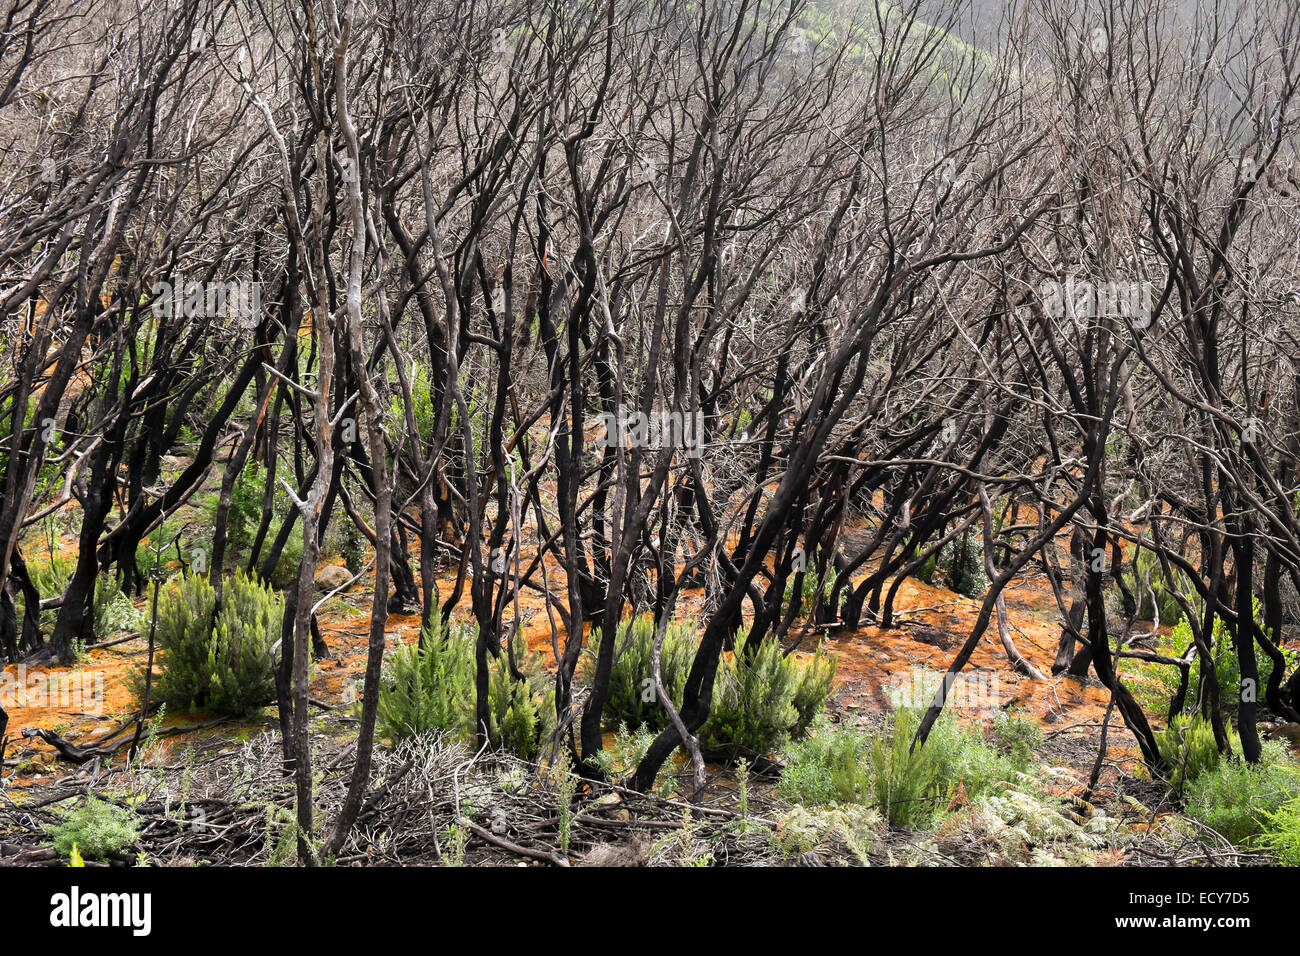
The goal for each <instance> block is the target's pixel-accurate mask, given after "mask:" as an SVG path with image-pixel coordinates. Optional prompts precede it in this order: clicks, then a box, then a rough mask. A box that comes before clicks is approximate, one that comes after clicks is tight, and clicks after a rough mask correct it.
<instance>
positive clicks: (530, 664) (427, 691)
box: [378, 617, 555, 759]
mask: <svg viewBox="0 0 1300 956" xmlns="http://www.w3.org/2000/svg"><path fill="white" fill-rule="evenodd" d="M437 621H438V618H437V617H435V624H434V625H433V626H432V627H431V628H429V629H428V630H426V631H425V637H424V642H423V643H424V646H423V647H420V646H418V645H416V644H408V645H406V646H405V647H400V648H398V649H397V651H396V652H395V653H394V654H393V656H392V658H391V660H390V662H389V664H388V667H387V671H386V673H385V675H384V680H383V682H382V684H381V685H380V689H379V710H378V726H379V730H380V734H381V736H383V737H386V738H388V739H389V740H391V741H393V742H394V743H396V742H397V741H399V740H403V739H405V738H407V737H411V736H414V735H415V734H420V733H424V732H426V731H430V730H447V731H451V732H453V733H456V734H458V735H459V736H461V737H463V738H465V739H470V738H472V737H474V735H475V732H476V728H475V681H474V669H475V668H474V644H475V640H476V638H475V634H474V631H473V630H472V628H470V627H467V626H459V627H455V628H452V629H451V630H450V631H448V630H447V629H446V628H445V627H443V626H442V625H441V624H440V623H437ZM515 660H516V661H517V662H518V663H519V665H520V672H521V673H523V674H524V680H522V681H518V680H515V679H514V676H513V675H512V674H511V673H510V668H509V662H508V660H507V658H506V654H505V651H504V650H503V651H502V653H501V655H500V656H499V657H498V658H497V659H496V661H495V662H493V663H492V664H491V665H490V667H491V669H490V672H489V675H488V720H489V726H488V741H489V743H490V744H491V745H492V746H493V747H495V748H498V749H504V750H509V751H510V752H512V753H514V754H516V755H518V756H520V757H523V758H525V759H532V758H533V757H536V756H537V754H538V753H539V752H540V750H541V742H542V740H543V739H545V737H546V736H547V735H548V734H549V733H550V731H551V729H552V727H553V725H554V715H555V700H554V696H553V694H554V692H553V691H552V690H551V689H550V687H549V681H548V680H547V678H546V675H545V673H544V672H543V671H542V670H541V668H540V665H539V663H538V661H537V658H536V655H532V656H530V655H528V654H527V652H526V649H525V648H523V647H522V646H521V645H520V644H518V643H517V644H516V648H515Z"/></svg>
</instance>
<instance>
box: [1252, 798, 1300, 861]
mask: <svg viewBox="0 0 1300 956" xmlns="http://www.w3.org/2000/svg"><path fill="white" fill-rule="evenodd" d="M1261 815H1262V817H1263V825H1264V832H1263V834H1261V835H1260V838H1259V841H1258V842H1259V845H1260V846H1262V847H1263V848H1264V849H1266V850H1268V851H1269V852H1270V853H1272V854H1273V855H1274V856H1275V857H1277V860H1278V862H1279V863H1281V864H1282V865H1283V866H1300V797H1293V798H1292V799H1290V800H1288V801H1287V802H1286V803H1284V804H1282V805H1281V806H1280V807H1278V808H1277V809H1276V810H1265V811H1263V812H1262V814H1261Z"/></svg>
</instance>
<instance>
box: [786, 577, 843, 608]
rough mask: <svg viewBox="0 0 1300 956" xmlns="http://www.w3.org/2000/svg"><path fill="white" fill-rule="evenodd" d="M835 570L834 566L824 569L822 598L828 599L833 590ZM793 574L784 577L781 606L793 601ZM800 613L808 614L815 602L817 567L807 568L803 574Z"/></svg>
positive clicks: (788, 604) (787, 605)
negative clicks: (824, 580) (824, 578)
mask: <svg viewBox="0 0 1300 956" xmlns="http://www.w3.org/2000/svg"><path fill="white" fill-rule="evenodd" d="M835 580H836V572H835V569H834V568H827V569H826V583H825V584H823V585H822V590H821V597H822V600H829V599H830V596H831V593H832V592H833V591H834V590H835ZM794 581H795V578H794V575H791V576H790V577H788V578H786V581H785V594H784V596H783V598H782V607H789V606H790V604H791V603H792V602H793V601H794ZM799 590H800V595H799V596H800V598H801V601H800V604H799V610H800V613H803V614H809V613H811V612H812V609H813V608H814V607H815V606H816V603H817V569H816V568H809V569H808V571H807V573H805V574H804V576H803V582H802V584H801V586H800V589H799Z"/></svg>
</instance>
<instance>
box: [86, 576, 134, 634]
mask: <svg viewBox="0 0 1300 956" xmlns="http://www.w3.org/2000/svg"><path fill="white" fill-rule="evenodd" d="M94 607H95V621H94V627H95V637H96V638H98V639H99V640H101V641H102V640H105V639H106V638H109V637H111V636H112V635H114V634H116V633H118V632H119V631H134V630H137V629H138V628H139V627H140V618H141V615H140V612H139V611H137V610H136V607H135V605H134V604H132V603H131V601H130V599H129V598H127V596H126V595H125V594H123V593H122V587H121V585H120V584H119V583H118V581H117V578H115V577H113V576H111V575H107V574H100V575H98V576H97V577H96V578H95V605H94Z"/></svg>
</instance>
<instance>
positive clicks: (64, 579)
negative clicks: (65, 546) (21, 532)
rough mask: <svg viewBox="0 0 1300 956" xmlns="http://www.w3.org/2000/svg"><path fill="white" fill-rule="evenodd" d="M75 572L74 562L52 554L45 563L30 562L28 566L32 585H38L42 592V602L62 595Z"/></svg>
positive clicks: (37, 588)
mask: <svg viewBox="0 0 1300 956" xmlns="http://www.w3.org/2000/svg"><path fill="white" fill-rule="evenodd" d="M74 570H75V566H74V564H73V562H72V561H70V560H69V559H67V558H63V557H60V556H59V555H57V554H51V555H50V556H49V557H48V558H46V559H45V560H43V561H30V562H28V564H27V573H28V574H29V575H30V576H31V579H32V584H34V585H36V590H37V591H39V592H40V595H41V600H42V601H48V600H49V599H50V598H56V597H59V596H60V595H62V594H63V592H64V591H66V590H67V589H68V582H69V581H71V580H72V572H73V571H74Z"/></svg>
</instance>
